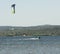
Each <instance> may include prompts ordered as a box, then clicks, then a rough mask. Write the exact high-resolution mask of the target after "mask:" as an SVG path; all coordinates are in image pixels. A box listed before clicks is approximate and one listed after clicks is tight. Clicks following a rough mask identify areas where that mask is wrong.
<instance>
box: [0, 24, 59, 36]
mask: <svg viewBox="0 0 60 54" xmlns="http://www.w3.org/2000/svg"><path fill="white" fill-rule="evenodd" d="M0 36H60V25H40V26H30V27H17V26H0Z"/></svg>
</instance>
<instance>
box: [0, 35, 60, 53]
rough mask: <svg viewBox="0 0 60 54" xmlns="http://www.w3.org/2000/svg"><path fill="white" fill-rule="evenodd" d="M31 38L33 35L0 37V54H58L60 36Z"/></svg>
mask: <svg viewBox="0 0 60 54" xmlns="http://www.w3.org/2000/svg"><path fill="white" fill-rule="evenodd" d="M26 38H28V39H29V38H30V40H28V39H27V40H26ZM31 38H33V36H32V37H21V36H20V37H19V36H17V37H0V54H60V36H52V37H51V36H49V37H48V36H43V37H42V36H41V37H40V39H38V40H31ZM34 38H35V37H34Z"/></svg>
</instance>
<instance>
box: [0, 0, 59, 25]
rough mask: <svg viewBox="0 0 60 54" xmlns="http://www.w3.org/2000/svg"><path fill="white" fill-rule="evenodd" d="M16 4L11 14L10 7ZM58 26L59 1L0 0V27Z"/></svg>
mask: <svg viewBox="0 0 60 54" xmlns="http://www.w3.org/2000/svg"><path fill="white" fill-rule="evenodd" d="M12 4H16V10H15V11H16V13H15V14H12V11H11V5H12ZM45 24H50V25H60V0H0V26H36V25H45Z"/></svg>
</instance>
